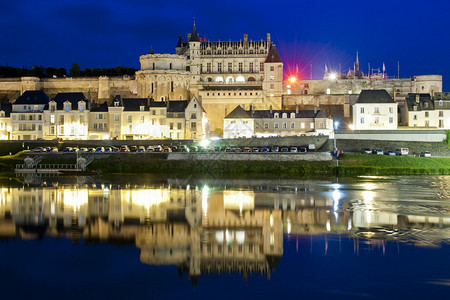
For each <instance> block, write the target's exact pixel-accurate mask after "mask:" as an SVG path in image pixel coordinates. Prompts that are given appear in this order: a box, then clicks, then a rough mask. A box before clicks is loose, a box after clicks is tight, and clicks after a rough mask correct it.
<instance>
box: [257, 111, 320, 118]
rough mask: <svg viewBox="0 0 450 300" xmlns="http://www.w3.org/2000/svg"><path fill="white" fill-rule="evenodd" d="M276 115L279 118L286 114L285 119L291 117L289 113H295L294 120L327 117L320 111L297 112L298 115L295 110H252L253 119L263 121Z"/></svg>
mask: <svg viewBox="0 0 450 300" xmlns="http://www.w3.org/2000/svg"><path fill="white" fill-rule="evenodd" d="M275 113H278V115H279V118H280V119H281V117H282V116H283V113H286V114H287V117H288V118H290V117H291V113H295V118H297V119H300V118H303V119H312V118H327V116H326V115H325V114H324V113H323V112H322V111H321V110H317V111H316V112H314V110H299V111H298V113H297V112H296V111H295V110H272V112H270V110H254V111H253V118H258V119H264V118H273V117H274V114H275Z"/></svg>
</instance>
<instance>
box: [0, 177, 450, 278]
mask: <svg viewBox="0 0 450 300" xmlns="http://www.w3.org/2000/svg"><path fill="white" fill-rule="evenodd" d="M351 188H352V189H353V190H356V192H354V194H352V195H351V200H349V199H347V198H346V197H348V195H347V194H346V191H345V188H343V185H340V184H336V183H332V182H329V181H323V182H319V181H314V182H309V181H307V180H304V181H298V180H297V181H280V182H277V183H273V184H270V185H269V184H267V183H266V182H264V181H261V182H258V181H248V182H246V181H245V180H240V181H216V182H214V183H213V184H212V183H211V184H210V185H206V184H204V183H203V184H200V183H196V184H192V185H189V184H184V185H177V184H174V183H173V182H171V181H170V180H169V182H168V183H162V184H157V185H151V184H149V185H143V184H141V185H130V184H127V185H113V184H109V183H100V184H96V183H89V184H86V183H77V184H73V183H60V182H56V183H53V184H47V183H43V184H42V185H41V186H33V187H28V186H19V187H17V186H15V187H2V188H1V189H0V238H1V239H10V238H18V237H19V238H22V239H42V238H43V237H44V236H51V237H57V238H60V237H64V238H68V239H72V241H73V242H75V243H77V242H80V241H81V240H83V241H85V242H87V243H114V244H135V245H136V246H137V247H138V248H139V249H140V251H141V253H140V260H141V262H142V263H145V264H149V265H175V266H176V267H177V268H178V270H179V272H180V274H183V273H187V275H188V278H189V279H190V280H191V281H192V283H193V284H195V282H196V281H197V279H198V277H199V276H200V275H201V274H213V273H217V274H221V273H238V274H241V275H242V276H243V278H244V280H246V279H247V278H248V276H249V275H252V274H263V275H264V276H267V278H268V279H270V277H271V273H272V272H273V271H274V270H275V268H276V266H277V263H278V261H279V259H280V258H281V257H282V255H283V235H286V236H287V238H289V237H291V236H304V235H310V236H313V235H324V234H325V235H326V234H346V235H348V236H350V237H353V238H354V239H355V244H357V243H358V242H357V241H358V240H359V239H360V238H361V239H370V240H371V242H375V243H376V242H377V240H380V241H384V240H396V241H401V242H408V243H414V244H416V245H420V246H439V245H440V244H441V243H442V242H446V241H448V236H450V235H449V230H450V217H449V216H448V213H446V212H442V213H441V214H440V215H436V214H434V215H433V214H431V213H429V212H427V211H424V210H422V211H420V210H417V209H413V210H411V211H401V210H400V209H399V208H397V206H396V204H395V201H388V202H386V200H385V197H388V196H389V195H390V196H391V197H394V196H395V193H399V194H400V193H401V191H399V190H392V189H384V190H385V192H384V193H387V192H386V191H389V195H387V194H383V192H381V191H380V190H382V189H380V186H378V185H375V184H372V185H371V184H360V185H353V186H352V187H351ZM441 196H442V195H436V197H437V198H439V197H441ZM396 199H401V197H400V198H399V197H397V198H396Z"/></svg>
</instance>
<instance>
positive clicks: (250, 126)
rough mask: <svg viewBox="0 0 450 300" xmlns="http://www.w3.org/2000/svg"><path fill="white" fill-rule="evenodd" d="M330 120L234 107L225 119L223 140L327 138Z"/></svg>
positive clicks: (312, 112) (313, 114)
mask: <svg viewBox="0 0 450 300" xmlns="http://www.w3.org/2000/svg"><path fill="white" fill-rule="evenodd" d="M332 131H333V120H332V119H331V118H328V117H327V116H325V114H324V113H323V112H322V111H319V110H302V111H300V110H298V108H297V110H272V109H270V110H253V108H252V107H251V108H250V110H248V111H246V110H244V109H243V108H242V107H241V106H238V107H236V108H235V109H234V110H233V111H232V112H231V113H230V114H229V115H228V116H226V117H225V119H224V133H223V135H224V137H225V138H239V137H247V138H249V137H254V136H256V137H271V136H300V135H306V134H307V135H329V134H330V133H331V132H332Z"/></svg>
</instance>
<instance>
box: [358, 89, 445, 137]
mask: <svg viewBox="0 0 450 300" xmlns="http://www.w3.org/2000/svg"><path fill="white" fill-rule="evenodd" d="M352 110H353V124H351V126H352V129H355V130H396V129H440V130H447V129H450V93H442V92H436V93H433V94H431V95H430V94H420V93H410V94H408V96H407V97H406V99H405V100H404V101H401V102H396V101H394V99H393V98H392V97H391V96H390V95H389V94H388V93H387V92H386V91H385V90H363V91H362V92H361V94H360V95H359V96H358V99H357V101H356V102H355V103H354V105H353V107H352Z"/></svg>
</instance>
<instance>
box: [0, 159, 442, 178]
mask: <svg viewBox="0 0 450 300" xmlns="http://www.w3.org/2000/svg"><path fill="white" fill-rule="evenodd" d="M24 157H25V155H23V154H17V155H14V156H4V157H0V171H11V170H13V169H14V167H15V165H16V164H21V163H23V159H24ZM166 158H167V154H165V153H161V154H156V155H155V154H153V155H110V156H104V157H103V158H100V157H98V158H96V159H95V160H94V161H93V162H92V164H91V165H89V167H88V169H89V170H101V171H102V172H103V173H105V174H112V173H128V174H133V173H134V174H140V173H146V174H155V175H156V174H161V175H163V176H168V175H170V176H189V175H195V176H206V177H210V176H211V177H214V176H221V177H272V178H273V177H274V176H276V177H281V178H295V177H303V176H311V177H312V176H314V177H316V176H333V175H339V176H358V175H416V174H431V175H450V158H437V157H426V158H425V157H396V156H385V155H364V154H346V155H344V156H342V157H341V158H340V159H339V165H338V166H336V162H335V161H321V162H318V161H290V162H278V161H223V160H211V161H202V160H184V161H175V160H167V159H166ZM74 162H75V156H74V157H73V158H70V159H66V160H63V159H62V157H61V156H55V157H54V158H53V159H51V157H48V158H45V159H44V160H43V161H42V162H41V163H71V164H73V163H74Z"/></svg>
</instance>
